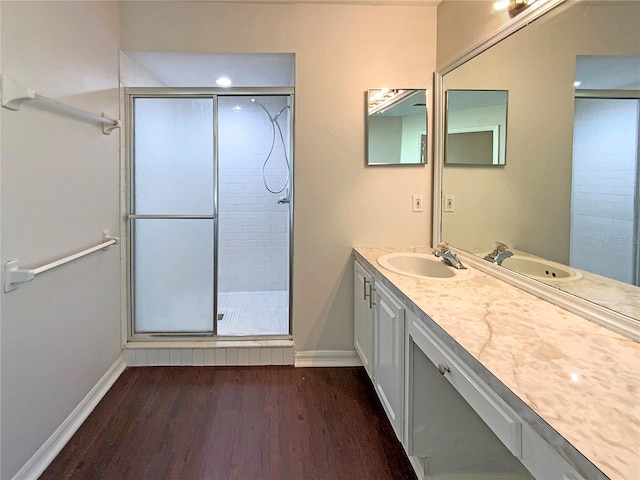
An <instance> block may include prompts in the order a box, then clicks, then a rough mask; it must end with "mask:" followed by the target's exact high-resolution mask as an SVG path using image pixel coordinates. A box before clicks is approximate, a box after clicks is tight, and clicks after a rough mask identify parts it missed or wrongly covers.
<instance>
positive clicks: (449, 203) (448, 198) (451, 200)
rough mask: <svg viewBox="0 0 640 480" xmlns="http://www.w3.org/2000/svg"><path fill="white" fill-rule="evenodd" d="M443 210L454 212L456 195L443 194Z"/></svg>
mask: <svg viewBox="0 0 640 480" xmlns="http://www.w3.org/2000/svg"><path fill="white" fill-rule="evenodd" d="M444 211H445V212H455V211H456V196H455V195H445V196H444Z"/></svg>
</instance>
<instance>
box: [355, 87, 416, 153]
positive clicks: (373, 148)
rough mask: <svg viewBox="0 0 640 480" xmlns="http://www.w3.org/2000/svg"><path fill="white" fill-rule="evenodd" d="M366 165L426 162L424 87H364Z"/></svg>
mask: <svg viewBox="0 0 640 480" xmlns="http://www.w3.org/2000/svg"><path fill="white" fill-rule="evenodd" d="M366 150H367V154H366V164H367V165H424V164H426V163H427V151H428V148H427V91H426V90H424V89H394V88H373V89H369V90H368V91H367V149H366Z"/></svg>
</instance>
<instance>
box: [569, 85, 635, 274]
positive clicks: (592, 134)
mask: <svg viewBox="0 0 640 480" xmlns="http://www.w3.org/2000/svg"><path fill="white" fill-rule="evenodd" d="M639 112H640V100H638V99H635V98H614V97H613V95H612V96H611V98H576V103H575V115H574V140H573V166H572V189H571V191H572V199H571V249H570V264H571V266H573V267H576V268H580V269H582V270H587V271H589V272H593V273H597V274H599V275H604V276H606V277H610V278H613V279H616V280H619V281H621V282H625V283H630V284H633V285H638V284H639V281H640V278H639V277H640V272H639V268H640V267H639V262H640V258H639V257H640V254H639V245H638V243H639V228H640V219H639V218H638V216H639V213H638V212H639V207H640V203H639V202H640V200H639V198H638V184H639V183H640V181H639V175H640V173H639V172H640V165H639V160H638V157H639V156H638V149H639V141H638V137H639V126H640V120H639V116H640V113H639Z"/></svg>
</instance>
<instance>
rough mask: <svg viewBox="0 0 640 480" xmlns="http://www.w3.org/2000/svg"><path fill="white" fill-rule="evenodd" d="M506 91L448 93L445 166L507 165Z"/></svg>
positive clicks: (507, 96) (451, 91) (457, 91)
mask: <svg viewBox="0 0 640 480" xmlns="http://www.w3.org/2000/svg"><path fill="white" fill-rule="evenodd" d="M508 98H509V92H507V91H506V90H448V91H447V92H446V100H447V102H446V123H447V126H446V132H447V136H446V139H445V146H444V163H445V165H474V166H487V167H495V166H501V165H504V164H505V162H506V151H507V103H508Z"/></svg>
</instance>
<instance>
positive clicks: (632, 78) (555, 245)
mask: <svg viewBox="0 0 640 480" xmlns="http://www.w3.org/2000/svg"><path fill="white" fill-rule="evenodd" d="M545 5H547V7H545V8H546V9H545V10H544V14H542V15H538V16H537V17H536V18H533V19H532V18H528V19H527V21H526V22H525V21H523V22H522V24H518V27H517V28H513V29H511V30H509V29H505V34H504V35H503V36H502V37H501V38H500V35H496V36H495V37H492V40H491V45H490V46H489V47H488V46H487V45H483V46H482V48H476V49H474V50H473V51H471V52H468V53H467V54H465V55H463V56H461V57H460V59H458V60H456V61H455V62H454V63H452V64H451V65H450V66H448V67H445V68H444V69H443V70H441V71H440V72H439V73H438V74H437V75H436V95H437V101H436V104H437V105H439V106H440V109H441V110H440V111H438V112H436V129H437V132H438V133H437V138H436V139H435V142H436V148H435V151H436V152H437V159H436V161H435V163H436V166H435V167H436V182H439V185H438V184H436V185H435V187H436V188H435V189H434V190H436V193H435V197H434V205H437V206H438V211H437V212H436V214H434V216H436V217H437V218H436V219H435V220H434V232H436V234H435V235H436V236H435V237H434V242H436V241H442V240H444V241H448V242H449V243H450V244H451V246H452V247H454V249H456V250H458V251H460V252H461V254H462V255H463V257H464V258H467V259H468V261H469V262H470V263H472V264H473V265H476V264H477V266H478V268H481V269H485V271H487V272H490V273H491V274H493V275H495V276H498V277H499V278H502V279H504V280H505V281H507V282H509V283H512V284H514V285H517V286H519V287H522V288H524V289H525V290H527V291H529V292H531V293H534V294H536V295H538V296H540V297H542V298H545V299H547V300H549V301H551V302H553V303H556V304H558V305H562V306H563V307H564V308H567V309H568V310H570V311H573V312H575V313H579V314H580V315H582V316H583V317H585V318H588V319H589V320H592V321H594V322H596V323H600V324H602V325H605V326H607V327H608V328H611V329H612V330H615V331H617V332H618V333H621V334H623V335H626V336H628V337H629V338H633V339H634V340H636V341H640V286H639V284H640V194H639V185H640V162H639V160H638V152H639V150H640V148H639V145H640V139H639V131H640V128H639V125H640V120H639V117H640V115H639V114H638V112H639V111H640V28H639V27H638V22H637V19H638V18H640V2H626V1H619V0H612V1H608V2H588V1H580V2H573V1H564V0H555V1H550V2H547V4H545ZM516 20H518V19H516ZM559 45H562V48H558V46H559ZM488 90H502V91H508V110H509V112H508V118H507V131H508V142H507V143H506V144H505V158H508V162H507V165H506V166H505V168H501V169H494V168H450V166H451V165H452V164H451V163H450V162H449V160H448V159H445V155H444V152H445V151H446V142H447V139H446V136H447V134H448V131H447V128H448V125H447V124H446V120H445V113H444V110H445V106H446V105H447V103H448V102H449V98H448V97H450V96H451V95H452V94H453V92H456V91H488ZM486 158H487V160H486V161H488V158H489V157H488V156H487V157H486ZM444 198H446V199H447V202H443V201H442V200H443V199H444ZM454 199H455V201H454ZM453 206H455V208H453ZM446 207H449V208H446ZM496 241H498V242H501V243H502V244H505V245H506V250H507V252H509V253H510V254H511V258H510V259H509V258H507V259H506V260H505V259H504V255H502V254H501V253H500V252H499V251H498V252H496V251H497V250H499V247H500V246H499V244H496ZM507 255H508V254H507ZM486 257H489V260H488V261H487V260H484V259H485V258H486ZM491 257H493V259H494V260H495V259H496V258H498V257H500V259H501V260H504V261H499V262H498V261H494V260H492V259H491Z"/></svg>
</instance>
